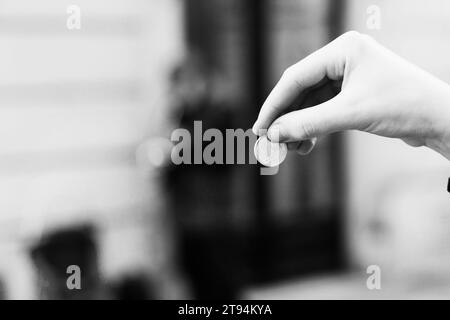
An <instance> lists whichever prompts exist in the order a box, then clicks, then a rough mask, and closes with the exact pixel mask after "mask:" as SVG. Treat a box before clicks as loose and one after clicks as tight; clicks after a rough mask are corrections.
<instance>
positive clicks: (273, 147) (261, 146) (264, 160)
mask: <svg viewBox="0 0 450 320" xmlns="http://www.w3.org/2000/svg"><path fill="white" fill-rule="evenodd" d="M254 152H255V157H256V160H258V162H259V163H261V164H262V165H264V166H266V167H276V166H279V165H280V164H281V163H282V162H283V161H284V159H286V155H287V145H286V144H285V143H277V142H271V141H270V140H269V139H268V138H267V136H261V137H259V139H258V140H257V141H256V143H255V147H254Z"/></svg>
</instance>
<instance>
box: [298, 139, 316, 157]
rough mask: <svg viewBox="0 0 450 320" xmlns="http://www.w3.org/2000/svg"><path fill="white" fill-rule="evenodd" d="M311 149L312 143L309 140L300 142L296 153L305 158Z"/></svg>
mask: <svg viewBox="0 0 450 320" xmlns="http://www.w3.org/2000/svg"><path fill="white" fill-rule="evenodd" d="M313 148H314V143H313V142H312V141H311V140H304V141H302V143H301V144H300V146H299V148H298V149H297V153H298V154H300V155H302V156H305V155H307V154H309V153H310V152H311V151H312V149H313Z"/></svg>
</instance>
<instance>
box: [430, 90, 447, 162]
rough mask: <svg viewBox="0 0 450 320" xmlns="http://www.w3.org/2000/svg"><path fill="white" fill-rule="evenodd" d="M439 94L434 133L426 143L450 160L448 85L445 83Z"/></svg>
mask: <svg viewBox="0 0 450 320" xmlns="http://www.w3.org/2000/svg"><path fill="white" fill-rule="evenodd" d="M443 89H444V92H443V95H440V99H437V100H439V106H438V107H437V108H436V109H435V112H434V114H435V121H433V127H434V130H433V131H434V134H433V136H432V138H431V139H429V140H428V141H427V143H426V145H427V146H428V147H429V148H431V149H433V150H435V151H436V152H438V153H440V154H442V155H443V156H444V157H446V158H447V159H448V160H450V86H449V85H447V84H446V85H445V87H444V88H443Z"/></svg>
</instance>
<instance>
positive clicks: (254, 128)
mask: <svg viewBox="0 0 450 320" xmlns="http://www.w3.org/2000/svg"><path fill="white" fill-rule="evenodd" d="M257 123H258V121H256V122H255V123H254V124H253V127H252V131H253V133H254V134H256V135H258V127H257V126H256V124H257Z"/></svg>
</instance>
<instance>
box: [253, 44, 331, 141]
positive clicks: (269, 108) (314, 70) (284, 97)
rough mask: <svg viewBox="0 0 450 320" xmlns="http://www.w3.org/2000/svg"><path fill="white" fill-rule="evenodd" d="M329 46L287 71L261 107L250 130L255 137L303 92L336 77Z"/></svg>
mask: <svg viewBox="0 0 450 320" xmlns="http://www.w3.org/2000/svg"><path fill="white" fill-rule="evenodd" d="M332 43H333V42H332ZM332 43H330V44H328V45H327V46H325V47H323V48H321V49H319V50H317V51H316V52H314V53H312V54H310V55H309V56H307V57H306V58H305V59H303V60H301V61H299V62H297V63H296V64H294V65H292V66H290V67H289V68H287V69H286V71H285V72H284V73H283V75H282V76H281V79H280V80H279V81H278V83H277V84H276V86H275V87H274V88H273V89H272V92H271V93H270V94H269V96H268V97H267V99H266V101H265V102H264V104H263V106H262V107H261V110H260V112H259V115H258V119H257V120H256V122H255V124H254V125H253V129H252V130H253V132H254V133H255V134H258V132H259V130H261V129H267V128H269V126H270V125H271V124H272V122H273V121H274V120H275V119H276V118H277V117H278V116H279V115H280V114H281V113H282V112H283V111H284V110H285V109H287V108H289V107H290V106H291V104H292V103H293V102H294V100H295V99H296V98H297V97H298V96H299V94H301V93H302V92H303V91H304V90H305V89H307V88H309V87H311V86H313V85H315V84H317V83H318V82H320V81H321V80H322V79H323V78H325V77H326V76H328V77H329V78H332V79H335V78H338V75H337V72H336V69H338V68H335V67H334V68H333V67H332V66H335V65H337V64H338V61H336V57H335V55H334V54H333V50H331V48H330V45H331V44H332Z"/></svg>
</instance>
